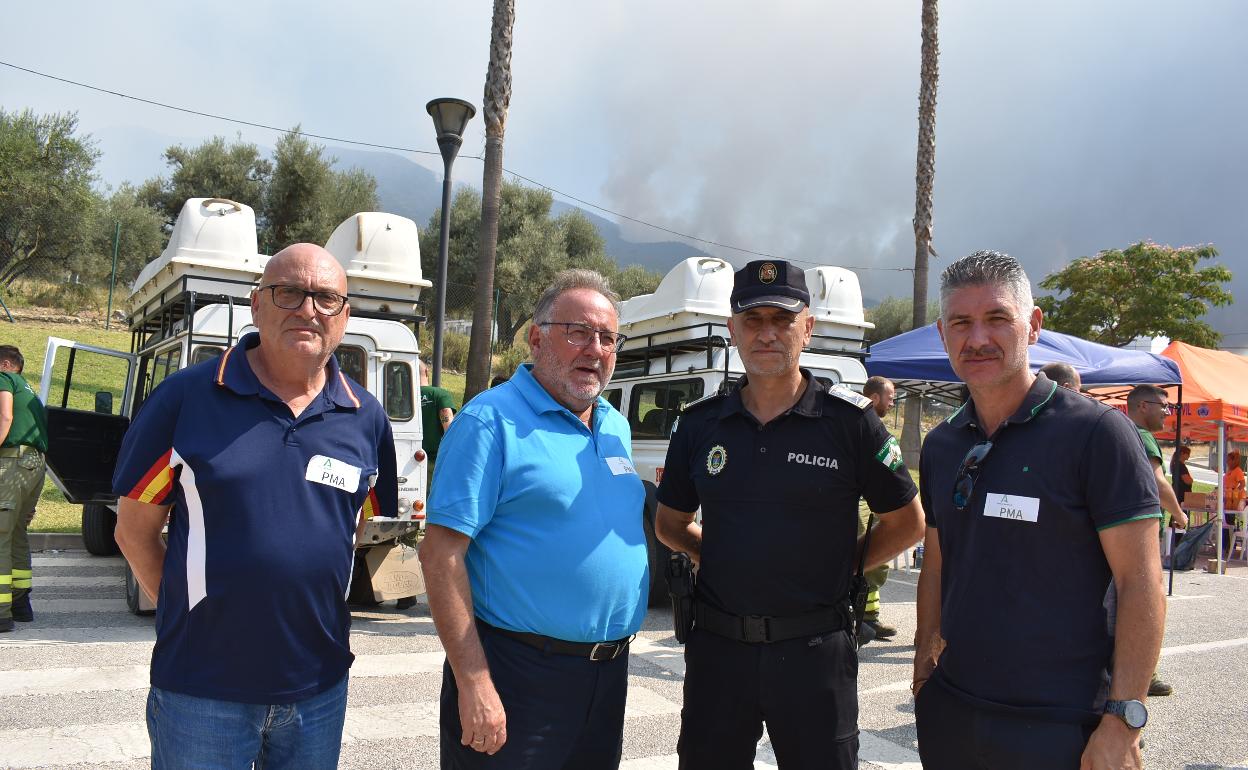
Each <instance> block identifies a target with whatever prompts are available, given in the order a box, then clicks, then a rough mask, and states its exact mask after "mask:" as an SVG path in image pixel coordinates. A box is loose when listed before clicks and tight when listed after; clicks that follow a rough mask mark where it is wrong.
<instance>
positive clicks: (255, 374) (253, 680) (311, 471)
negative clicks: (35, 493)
mask: <svg viewBox="0 0 1248 770" xmlns="http://www.w3.org/2000/svg"><path fill="white" fill-rule="evenodd" d="M346 292H347V279H346V275H345V273H344V272H343V270H342V267H341V266H340V265H339V264H338V262H337V260H336V259H335V258H334V257H333V256H332V255H331V254H330V253H329V252H327V251H325V250H324V249H322V248H320V247H319V246H315V245H312V244H296V245H294V246H291V247H289V248H287V249H285V250H283V251H282V252H280V253H278V254H277V255H275V256H274V257H273V258H272V259H271V260H269V262H268V264H267V266H266V267H265V270H264V275H263V276H262V277H261V280H260V287H259V288H258V289H256V290H255V291H254V292H253V293H252V298H251V310H252V319H253V323H254V324H255V326H256V328H257V329H258V332H253V333H251V334H247V335H245V336H244V337H243V338H242V339H240V340H239V342H238V344H237V345H236V346H234V347H233V348H231V349H229V350H227V351H226V352H225V353H224V354H223V355H222V356H221V357H220V358H218V359H216V360H214V361H209V362H205V363H202V364H199V365H197V366H192V367H190V368H188V369H185V370H183V371H181V372H178V373H176V374H174V375H172V376H170V377H169V378H168V379H166V380H165V381H164V382H162V383H161V384H160V386H159V387H157V388H156V389H155V390H154V391H153V392H152V394H151V395H150V396H149V397H148V399H147V401H146V402H144V404H143V406H142V408H141V409H140V410H139V412H138V414H137V415H136V417H135V419H134V422H133V424H132V425H131V426H130V429H129V431H128V432H127V433H126V437H125V442H124V444H123V447H122V451H121V458H120V460H119V462H118V465H117V471H116V475H115V476H114V479H113V488H114V491H115V492H116V493H117V494H118V495H119V496H120V497H119V500H118V514H117V543H118V545H120V546H121V549H122V552H123V553H124V554H125V556H126V559H127V560H128V561H129V562H130V565H131V567H132V568H133V570H134V573H135V576H136V577H137V578H138V581H139V585H140V586H142V588H143V590H144V591H145V592H146V593H147V594H148V595H149V596H152V597H159V602H158V605H157V612H156V648H155V650H154V651H153V653H152V687H151V691H150V693H149V695H148V705H147V725H148V732H149V734H150V736H151V741H152V766H153V767H155V768H191V767H194V768H233V767H250V766H251V765H252V763H255V765H256V766H257V767H261V766H262V767H265V768H292V769H297V770H309V769H313V770H315V769H317V768H333V767H336V766H337V763H338V753H339V748H340V746H341V743H342V726H343V721H344V717H345V713H346V698H347V670H348V669H349V668H350V666H351V662H352V660H353V659H354V658H353V656H352V654H351V650H350V647H349V639H348V635H349V631H350V625H351V616H350V614H349V613H348V611H347V606H346V594H347V586H348V581H349V580H350V577H351V564H352V551H353V548H354V541H355V538H356V536H357V533H358V529H359V527H360V526H362V525H363V522H364V519H365V518H367V517H368V516H369V515H372V514H378V515H387V516H393V515H395V509H396V501H397V494H398V490H397V482H396V477H395V454H394V444H393V439H392V437H391V431H390V423H389V421H388V420H387V419H386V415H385V412H384V411H383V410H382V408H381V406H380V404H378V403H377V401H376V399H374V398H373V397H372V396H371V395H370V394H369V393H368V392H367V391H366V390H365V389H364V388H363V387H361V386H360V385H358V384H356V383H354V382H352V381H350V380H349V379H347V377H346V376H345V375H344V374H343V373H342V372H341V371H340V370H339V368H338V365H337V363H336V362H335V360H334V357H333V352H334V349H335V348H336V347H337V346H338V343H339V342H340V341H341V340H342V335H343V332H344V331H345V329H346V324H347V318H348V317H349V316H350V308H349V306H348V305H347V297H346ZM166 517H168V519H169V537H168V547H167V548H166V546H165V544H164V542H162V539H161V528H162V527H163V526H164V524H165V519H166Z"/></svg>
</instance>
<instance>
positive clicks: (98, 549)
mask: <svg viewBox="0 0 1248 770" xmlns="http://www.w3.org/2000/svg"><path fill="white" fill-rule="evenodd" d="M115 529H117V514H116V513H114V512H113V511H112V509H110V508H109V507H108V506H107V505H101V504H100V503H87V504H86V505H84V506H82V543H83V545H85V546H86V547H87V552H88V553H91V554H94V555H96V556H113V555H115V554H117V553H120V549H118V548H117V541H116V540H115V539H114V538H113V531H114V530H115Z"/></svg>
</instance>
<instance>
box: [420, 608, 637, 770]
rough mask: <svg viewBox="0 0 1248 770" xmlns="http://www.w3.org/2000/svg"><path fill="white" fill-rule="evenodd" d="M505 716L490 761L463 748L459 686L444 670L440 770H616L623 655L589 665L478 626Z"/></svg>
mask: <svg viewBox="0 0 1248 770" xmlns="http://www.w3.org/2000/svg"><path fill="white" fill-rule="evenodd" d="M477 629H478V631H479V632H480V634H481V646H482V647H483V648H484V649H485V657H486V660H487V661H488V662H489V664H490V677H491V678H492V679H493V680H494V686H495V688H497V690H498V695H499V698H500V699H501V700H502V702H503V709H504V711H506V713H507V742H506V743H504V744H503V747H502V748H501V749H500V750H499V751H498V753H497V754H495V755H493V756H489V755H488V754H483V753H481V752H479V751H474V750H473V749H472V748H471V747H469V746H464V745H463V744H461V743H460V739H461V737H462V736H463V728H462V727H461V726H460V722H459V688H458V687H457V686H456V684H455V676H454V674H453V673H452V672H451V667H450V664H443V667H442V698H441V715H440V718H439V729H440V733H441V735H440V753H441V757H442V770H478V768H481V769H483V770H615V768H618V767H619V766H620V754H621V752H622V750H623V746H624V698H625V695H626V693H627V690H628V654H627V652H625V653H622V654H621V655H620V656H619V657H617V658H616V659H615V660H609V661H597V662H595V661H591V660H589V659H588V658H575V657H572V656H569V655H556V654H554V653H545V652H542V651H541V650H537V649H534V648H532V647H530V646H528V645H526V644H524V643H523V642H518V641H516V640H515V639H511V638H509V637H506V636H503V635H502V634H499V633H497V632H493V631H491V630H490V629H489V628H488V627H485V626H482V625H481V624H480V623H478V624H477Z"/></svg>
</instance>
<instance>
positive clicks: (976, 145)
mask: <svg viewBox="0 0 1248 770" xmlns="http://www.w3.org/2000/svg"><path fill="white" fill-rule="evenodd" d="M517 6H518V7H517V21H516V28H515V49H514V55H513V60H512V65H513V72H514V76H515V90H514V94H513V97H512V104H511V111H510V114H509V118H508V124H507V140H506V156H505V159H504V164H505V165H506V166H507V167H508V168H510V169H513V170H515V171H517V172H519V173H522V174H525V175H527V176H530V177H533V178H535V179H537V180H539V181H541V182H543V183H545V184H548V185H550V186H552V187H555V188H557V189H560V190H563V191H566V192H568V193H570V194H572V195H575V196H578V197H580V198H584V199H587V200H589V201H592V202H594V203H597V204H600V205H602V206H605V207H607V208H610V209H614V210H618V211H621V212H624V213H626V214H629V215H631V216H635V217H639V218H641V219H645V220H649V221H652V222H655V223H657V224H661V225H663V226H665V227H670V228H673V229H676V230H679V231H682V232H688V233H693V234H696V235H699V236H701V237H703V238H707V239H711V240H715V241H720V242H724V243H729V244H733V245H737V246H741V247H744V248H748V249H754V250H758V251H762V252H767V253H772V254H778V255H782V256H788V257H790V258H794V259H800V260H806V261H809V262H819V263H826V264H841V265H853V266H861V267H877V268H896V267H906V266H909V265H912V264H913V260H914V237H913V232H912V229H911V225H910V220H911V217H912V216H913V212H914V164H915V144H916V133H917V118H916V111H917V93H918V79H919V2H918V0H912V1H911V2H902V0H889V1H888V2H845V1H844V0H834V1H833V0H821V1H817V2H787V1H785V0H771V1H769V2H731V1H727V2H726V1H725V0H715V1H712V0H683V1H682V2H671V0H667V1H666V2H656V1H654V0H632V1H631V2H624V3H585V2H573V1H572V0H546V1H545V2H541V3H531V2H526V0H518V2H517ZM490 14H491V5H490V4H489V3H487V2H480V1H478V2H465V1H464V0H458V1H457V2H443V3H429V2H407V3H397V2H396V3H382V2H360V3H356V4H354V5H348V4H345V3H327V2H321V0H304V1H303V2H299V3H284V2H280V3H279V2H267V3H250V4H245V5H243V6H235V5H228V4H226V5H221V4H202V3H201V4H183V3H159V4H157V3H147V2H129V3H127V2H121V3H98V2H92V3H87V2H58V3H13V4H9V7H6V9H5V24H4V31H3V32H0V39H2V40H3V46H2V47H0V52H2V53H0V60H3V61H6V62H9V63H12V64H16V65H20V66H23V67H28V68H31V69H35V70H40V71H44V72H48V73H51V74H55V75H59V76H62V77H65V78H70V79H73V80H79V81H83V82H87V83H90V84H93V85H97V86H101V87H104V88H108V89H111V90H116V91H121V92H125V93H129V94H133V95H136V96H142V97H145V98H149V99H154V100H158V101H164V102H169V103H173V104H177V105H181V106H185V107H189V108H192V109H196V110H201V111H204V112H211V113H218V114H223V115H228V116H232V117H238V118H242V119H245V120H250V121H254V122H258V123H265V124H270V125H276V126H282V127H288V126H292V125H294V124H295V123H301V124H302V126H303V128H304V129H305V130H307V131H311V132H315V133H319V134H326V135H332V136H341V137H347V138H352V139H359V140H363V141H371V142H376V143H380V144H389V145H399V146H406V147H416V148H426V149H429V150H436V145H435V143H434V137H433V130H432V125H431V123H430V120H429V117H428V116H427V115H426V113H425V110H424V105H425V102H426V101H428V100H429V99H431V98H434V97H437V96H458V97H461V98H465V99H469V100H471V101H473V102H474V103H476V104H478V105H479V104H480V100H481V93H482V86H483V82H484V76H485V70H486V63H487V59H488V47H489V24H490ZM1244 30H1248V3H1244V2H1238V1H1237V0H1222V1H1221V2H1212V1H1210V2H1206V1H1204V0H1192V1H1191V2H1186V3H1174V2H1152V1H1149V0H1130V1H1128V0H1105V1H1104V2H1092V3H1089V2H1086V1H1083V2H1074V1H1071V0H1060V1H1056V2H1049V3H1042V4H1036V3H1029V4H1023V3H1003V2H990V1H989V0H964V1H962V2H952V1H950V0H946V2H944V3H942V5H941V19H940V38H941V58H940V87H939V103H938V107H937V126H936V138H937V157H936V198H935V212H936V215H935V247H936V250H937V251H938V252H939V254H940V256H941V259H939V260H935V261H934V262H933V266H932V267H933V270H934V271H939V270H940V269H941V268H942V267H943V266H944V265H945V264H948V261H949V260H951V259H953V258H956V257H958V256H962V255H964V254H966V253H968V252H970V251H973V250H976V249H980V248H996V249H1001V250H1005V251H1008V252H1010V253H1012V254H1014V255H1015V256H1017V257H1019V258H1020V259H1022V260H1023V262H1024V264H1025V265H1026V266H1027V268H1028V272H1029V273H1030V274H1031V276H1032V278H1033V280H1039V279H1040V278H1042V277H1043V276H1044V275H1045V274H1046V273H1048V272H1050V271H1052V270H1054V269H1056V268H1058V267H1060V266H1061V265H1062V264H1064V263H1065V262H1066V261H1068V260H1070V259H1072V258H1074V257H1078V256H1082V255H1089V254H1093V253H1095V252H1096V251H1098V250H1100V249H1103V248H1111V247H1123V246H1126V245H1128V244H1129V243H1132V242H1134V241H1136V240H1140V239H1144V238H1150V239H1152V240H1155V241H1159V242H1163V243H1170V244H1174V245H1179V244H1189V243H1200V242H1212V243H1214V244H1215V245H1217V246H1218V247H1219V249H1221V251H1222V260H1223V262H1224V263H1225V264H1227V265H1228V266H1229V267H1231V269H1232V270H1233V271H1235V272H1236V279H1235V282H1234V284H1233V285H1232V289H1233V290H1234V291H1235V292H1236V293H1237V294H1239V295H1242V296H1245V297H1248V259H1246V258H1245V255H1246V254H1248V224H1246V223H1248V192H1245V183H1246V180H1248V139H1246V138H1245V137H1246V136H1248V131H1246V127H1248V100H1246V99H1245V98H1244V95H1245V87H1244V79H1245V74H1246V73H1248V46H1245V45H1244V44H1243V40H1242V36H1243V32H1244ZM0 106H3V107H4V108H6V109H10V110H11V109H17V108H21V107H31V108H33V109H35V110H37V111H40V112H48V111H66V110H76V111H77V112H78V113H79V117H80V120H81V124H82V126H83V128H84V129H86V130H87V131H92V132H98V133H99V134H100V136H102V137H103V136H111V135H113V134H112V133H111V130H113V129H116V128H119V127H132V126H133V127H142V128H146V129H149V130H151V131H156V132H159V133H161V134H165V135H170V136H176V137H185V138H187V139H189V140H193V141H195V140H199V139H202V138H206V137H208V136H212V135H214V134H224V135H227V136H233V135H234V133H235V132H238V131H240V130H241V131H242V134H243V136H244V137H245V138H247V139H249V140H252V141H256V142H258V143H261V144H270V145H271V144H272V142H273V141H274V139H275V138H276V137H275V135H274V134H273V133H272V132H267V131H263V130H258V129H249V128H243V127H239V126H233V125H231V124H229V123H224V122H221V121H216V120H211V119H208V118H202V117H195V116H190V115H184V114H179V113H175V112H170V111H167V110H162V109H158V108H155V107H150V106H146V105H141V104H138V103H136V102H133V101H127V100H123V99H119V98H117V97H113V96H107V95H103V94H98V93H93V92H90V91H86V90H83V89H80V88H76V87H73V86H69V85H64V84H59V83H56V82H52V81H48V80H45V79H42V78H38V77H35V76H32V75H29V74H26V73H23V72H17V71H14V70H12V69H9V68H7V67H0ZM482 144H483V139H482V122H481V119H480V117H479V116H478V118H477V119H475V120H474V121H473V124H472V126H471V128H470V131H469V134H468V136H467V138H466V141H465V150H464V151H465V152H466V153H470V154H475V153H478V152H480V151H481V149H482ZM101 149H102V150H103V151H104V152H105V153H106V154H107V153H108V152H109V147H108V146H107V145H106V144H105V145H103V146H102V147H101ZM421 160H422V161H423V162H426V163H428V162H429V161H430V159H428V158H424V159H421ZM437 168H438V169H439V170H440V162H437ZM480 174H481V165H480V163H479V162H478V161H475V160H471V159H465V160H461V161H460V162H458V163H457V164H456V176H457V179H459V180H461V181H474V182H476V183H478V184H479V182H480ZM625 232H626V235H627V236H628V237H630V238H633V239H637V240H640V239H649V240H667V239H669V238H670V236H669V235H668V234H666V233H661V232H657V231H653V230H648V229H646V228H640V227H635V226H629V227H627V228H626V230H625ZM706 250H707V251H708V252H709V253H714V254H718V255H721V256H725V257H728V258H730V259H732V260H733V261H734V262H737V263H742V262H744V261H746V260H747V259H749V258H750V257H749V256H748V255H744V254H740V253H737V252H733V251H728V250H723V249H717V248H713V247H707V248H706ZM859 275H860V276H861V278H862V281H863V288H864V292H865V293H866V294H867V295H868V296H872V297H877V298H880V297H884V296H889V295H894V296H902V295H904V296H908V295H909V293H910V280H911V279H910V274H909V273H907V272H892V271H880V270H862V271H859ZM933 286H935V275H933ZM1215 320H1216V321H1217V326H1219V327H1220V328H1221V329H1222V330H1223V331H1224V332H1226V333H1228V334H1232V335H1235V336H1228V337H1227V338H1226V340H1225V342H1226V343H1227V344H1228V345H1236V346H1241V345H1242V346H1248V318H1245V317H1243V314H1242V313H1240V312H1237V311H1236V309H1234V308H1232V309H1230V310H1229V311H1226V310H1224V311H1221V312H1219V313H1218V314H1217V315H1216V317H1215Z"/></svg>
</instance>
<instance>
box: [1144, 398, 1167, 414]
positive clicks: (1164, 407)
mask: <svg viewBox="0 0 1248 770" xmlns="http://www.w3.org/2000/svg"><path fill="white" fill-rule="evenodd" d="M1142 403H1145V404H1156V405H1157V406H1159V407H1161V411H1163V412H1165V413H1166V414H1170V412H1171V411H1172V410H1173V409H1174V407H1172V406H1170V404H1169V403H1167V402H1165V401H1144V402H1142Z"/></svg>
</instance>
